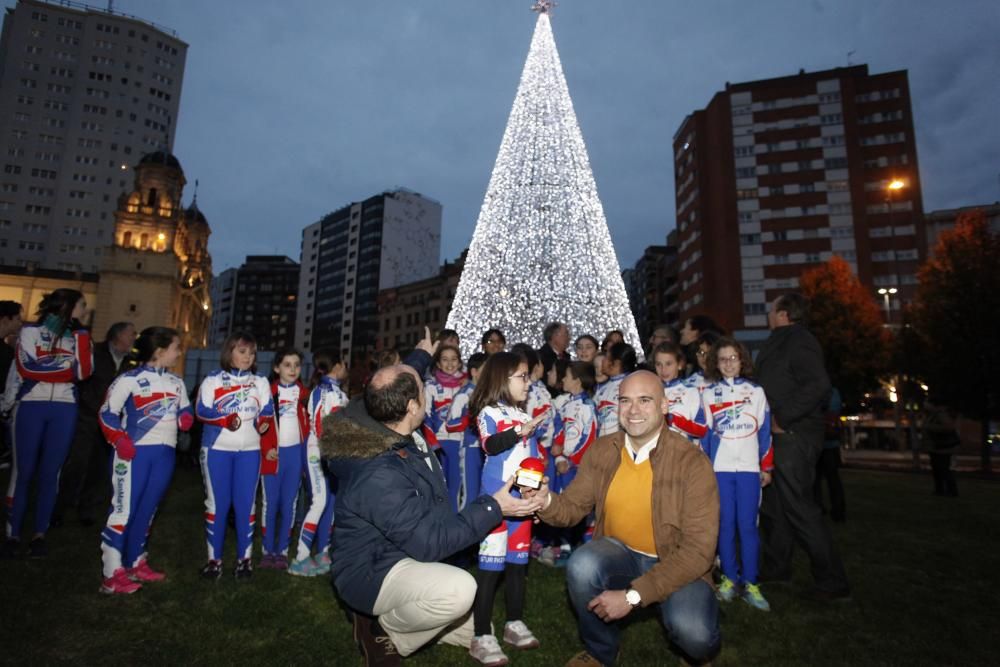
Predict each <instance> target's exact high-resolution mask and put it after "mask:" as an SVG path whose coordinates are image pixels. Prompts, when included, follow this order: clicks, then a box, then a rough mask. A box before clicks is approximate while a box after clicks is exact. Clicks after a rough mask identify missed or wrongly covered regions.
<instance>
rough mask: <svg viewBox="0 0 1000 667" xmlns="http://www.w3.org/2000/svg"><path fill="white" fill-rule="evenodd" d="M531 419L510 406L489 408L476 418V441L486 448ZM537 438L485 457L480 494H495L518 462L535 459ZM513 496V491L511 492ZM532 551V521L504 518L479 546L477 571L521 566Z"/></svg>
mask: <svg viewBox="0 0 1000 667" xmlns="http://www.w3.org/2000/svg"><path fill="white" fill-rule="evenodd" d="M529 421H531V419H530V418H529V417H528V415H527V414H525V413H524V411H522V410H520V409H518V408H516V407H512V406H509V405H503V404H500V405H488V406H486V407H485V408H483V410H482V412H480V413H479V415H478V416H477V417H476V425H477V428H478V430H479V442H480V443H481V445H482V446H483V448H484V449H485V445H486V441H487V440H489V438H490V436H492V435H495V434H497V433H502V432H503V431H506V430H508V429H512V428H514V427H515V426H519V425H521V424H526V423H528V422H529ZM538 449H539V448H538V439H537V436H536V435H535V434H534V433H532V434H531V435H530V436H528V437H526V438H520V439H519V440H518V441H517V444H515V445H514V446H513V447H511V448H510V449H508V450H506V451H503V452H500V453H499V454H487V455H486V461H485V463H484V464H483V483H482V487H481V488H482V492H483V493H496V492H497V491H499V490H500V489H501V488H503V485H504V484H505V483H506V482H507V480H508V479H510V478H511V477H512V476H513V475H514V474H515V473H516V472H517V469H518V468H519V467H521V461H523V460H524V459H526V458H528V457H537V456H538ZM514 493H516V492H514ZM530 549H531V519H530V518H527V519H504V520H503V521H501V522H500V525H499V526H497V527H496V528H495V529H494V530H493V532H491V533H490V534H489V535H487V536H486V538H485V539H484V540H483V541H482V542H481V543H480V545H479V569H480V570H486V571H493V572H500V571H502V570H503V569H504V566H505V564H506V563H511V564H514V565H524V564H526V563H527V562H528V555H529V551H530Z"/></svg>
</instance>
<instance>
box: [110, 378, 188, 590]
mask: <svg viewBox="0 0 1000 667" xmlns="http://www.w3.org/2000/svg"><path fill="white" fill-rule="evenodd" d="M183 413H187V414H188V415H191V404H190V402H189V401H188V395H187V389H185V387H184V380H182V379H180V378H179V377H177V376H176V375H174V374H172V373H169V372H167V371H166V370H164V369H162V368H161V369H156V368H153V367H151V366H140V367H138V368H134V369H132V370H130V371H128V372H126V373H124V374H122V375H120V376H118V378H116V379H115V381H114V382H112V383H111V387H110V388H109V389H108V393H107V396H106V398H105V399H104V405H102V406H101V411H100V413H99V420H100V425H101V430H102V431H103V432H104V437H105V438H106V439H107V441H108V442H109V443H111V444H112V445H113V444H114V443H115V442H116V441H117V440H118V439H119V438H121V437H123V436H126V437H128V438H129V439H130V440H131V441H132V443H133V444H135V457H134V458H133V459H132V460H131V461H126V460H124V459H122V458H120V457H119V456H118V454H117V452H116V453H115V455H114V457H113V459H112V469H111V490H112V496H111V512H110V514H108V521H107V524H106V525H105V526H104V530H103V531H101V561H102V562H103V565H104V577H105V578H110V577H111V576H112V575H114V573H115V571H116V570H118V569H119V568H121V567H126V568H132V567H136V566H137V565H138V564H139V562H140V561H142V560H143V559H145V557H146V542H147V540H148V539H149V532H150V529H151V527H152V525H153V517H154V516H155V514H156V508H157V506H158V505H159V504H160V500H162V499H163V494H164V493H165V492H166V490H167V487H168V486H169V485H170V480H171V478H172V477H173V474H174V460H175V456H174V450H175V448H176V446H177V420H178V418H179V417H180V415H181V414H183Z"/></svg>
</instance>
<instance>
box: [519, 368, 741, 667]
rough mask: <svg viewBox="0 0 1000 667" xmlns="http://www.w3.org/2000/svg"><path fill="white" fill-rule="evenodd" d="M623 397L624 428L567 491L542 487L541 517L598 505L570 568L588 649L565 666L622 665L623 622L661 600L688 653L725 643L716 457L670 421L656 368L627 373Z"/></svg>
mask: <svg viewBox="0 0 1000 667" xmlns="http://www.w3.org/2000/svg"><path fill="white" fill-rule="evenodd" d="M618 401H619V403H618V418H619V422H620V424H621V428H622V430H621V431H619V432H617V433H613V434H610V435H608V436H605V437H603V438H600V439H599V440H598V441H597V442H595V443H594V444H593V445H592V446H591V447H590V450H589V451H588V452H587V454H586V455H585V456H584V458H583V461H582V462H581V464H580V468H579V471H578V472H577V475H576V479H574V480H573V482H572V483H571V484H570V486H569V487H568V488H567V489H566V490H565V491H564V492H563V493H562V494H561V495H556V494H550V493H548V488H547V487H545V486H543V487H542V489H540V490H539V491H538V493H540V494H547V495H548V498H547V500H546V501H545V502H546V504H545V505H544V509H543V510H541V511H540V512H539V513H538V516H539V518H540V519H542V520H543V521H545V522H546V523H548V524H550V525H553V526H572V525H575V524H577V523H578V522H579V521H581V520H582V519H583V518H584V517H586V516H587V515H588V514H589V513H590V512H591V511H594V512H595V515H596V520H595V525H594V539H593V540H592V541H591V542H589V543H587V544H585V545H583V546H582V547H580V548H579V549H577V550H575V551H574V552H573V555H572V556H571V557H570V560H569V562H568V563H567V566H566V586H567V588H568V590H569V596H570V599H571V601H572V603H573V607H574V608H575V610H576V614H577V618H578V622H579V628H580V635H581V638H582V639H583V643H584V645H585V646H586V647H587V650H586V651H584V652H582V653H580V654H579V655H577V656H576V657H574V658H573V659H572V660H571V661H570V662H569V663H567V664H568V665H597V664H603V665H612V664H614V662H615V658H616V656H617V654H618V643H619V627H618V624H617V621H618V620H619V619H621V618H624V617H625V616H627V615H628V614H629V613H630V612H631V611H632V610H633V609H634V608H635V607H639V606H642V607H647V606H650V605H654V604H655V605H658V606H659V612H660V616H661V619H662V621H663V624H664V626H665V627H666V629H667V633H668V635H669V637H670V640H671V641H672V642H673V643H674V644H675V645H676V646H677V647H678V648H679V649H680V650H681V651H682V652H683V654H684V657H685V658H687V659H690V660H693V661H696V662H701V661H705V660H708V659H710V658H711V657H712V656H713V655H715V653H717V652H718V650H719V647H720V645H721V636H720V633H719V620H718V616H719V612H718V602H717V601H716V598H715V595H714V591H713V590H712V586H711V583H710V582H711V578H710V573H711V570H712V563H713V561H714V558H715V547H716V541H717V539H718V532H719V493H718V488H717V487H716V483H715V474H714V473H713V472H712V464H711V462H710V461H709V460H708V457H706V456H705V455H704V454H703V453H702V452H701V451H700V450H699V449H698V448H697V447H693V446H692V445H691V443H690V442H689V441H688V440H687V439H685V438H684V437H682V436H680V435H678V434H676V433H673V432H672V431H670V429H668V428H666V424H665V421H664V415H666V413H667V404H666V401H665V400H664V396H663V385H662V384H661V382H660V380H659V378H657V377H656V375H654V374H653V373H650V372H649V371H637V372H635V373H632V374H631V375H629V376H628V377H627V378H625V380H624V381H623V382H622V384H621V388H620V390H619V396H618ZM529 493H530V492H529Z"/></svg>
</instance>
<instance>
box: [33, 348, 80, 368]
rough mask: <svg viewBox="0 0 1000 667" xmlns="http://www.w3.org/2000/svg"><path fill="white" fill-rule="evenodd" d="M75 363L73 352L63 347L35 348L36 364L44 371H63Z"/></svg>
mask: <svg viewBox="0 0 1000 667" xmlns="http://www.w3.org/2000/svg"><path fill="white" fill-rule="evenodd" d="M72 362H73V352H72V351H71V350H64V349H62V348H61V347H53V348H51V349H49V348H47V347H43V346H41V345H36V346H35V363H36V364H37V365H38V366H39V367H40V368H41V369H42V370H45V369H50V368H51V369H61V368H65V367H66V365H67V364H70V363H72Z"/></svg>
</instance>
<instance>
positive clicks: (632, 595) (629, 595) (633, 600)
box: [625, 589, 642, 607]
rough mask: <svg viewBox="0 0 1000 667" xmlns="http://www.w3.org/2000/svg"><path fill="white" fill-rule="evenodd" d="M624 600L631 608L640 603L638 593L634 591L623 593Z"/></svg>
mask: <svg viewBox="0 0 1000 667" xmlns="http://www.w3.org/2000/svg"><path fill="white" fill-rule="evenodd" d="M625 599H626V600H627V601H628V603H629V604H630V605H632V606H633V607H635V606H636V605H638V604H639V603H640V602H642V598H641V597H640V596H639V591H637V590H634V589H630V590H627V591H625Z"/></svg>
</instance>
